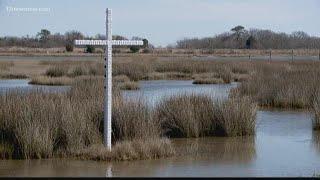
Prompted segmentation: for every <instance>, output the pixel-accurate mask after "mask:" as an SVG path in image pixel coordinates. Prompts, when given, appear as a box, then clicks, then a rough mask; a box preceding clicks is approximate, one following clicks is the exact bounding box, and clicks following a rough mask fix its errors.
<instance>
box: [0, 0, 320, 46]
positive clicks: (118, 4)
mask: <svg viewBox="0 0 320 180" xmlns="http://www.w3.org/2000/svg"><path fill="white" fill-rule="evenodd" d="M8 7H19V8H50V11H44V12H39V11H38V12H35V11H34V12H12V11H11V12H9V11H8V10H7V9H8ZM107 7H109V8H112V10H113V34H119V35H123V36H126V37H129V38H130V37H132V36H140V37H144V38H147V39H149V40H150V42H151V43H153V44H155V45H163V46H165V45H168V44H172V43H174V42H175V41H176V40H179V39H182V38H185V37H205V36H213V35H215V34H218V33H222V32H225V31H228V30H230V29H231V28H232V27H234V26H236V25H243V26H245V27H246V28H248V29H249V28H261V29H271V30H273V31H277V32H280V31H281V32H287V33H291V32H292V31H296V30H303V31H305V32H307V33H309V34H311V35H315V36H320V22H319V17H320V0H0V36H4V35H10V36H25V35H32V36H34V35H35V34H36V32H38V31H39V30H40V29H42V28H46V29H49V30H50V31H51V32H52V33H55V32H61V33H64V32H66V31H69V30H73V29H75V30H79V31H81V32H83V33H84V34H85V35H95V34H98V33H101V34H102V33H103V34H104V33H105V29H104V28H105V24H104V23H105V9H106V8H107Z"/></svg>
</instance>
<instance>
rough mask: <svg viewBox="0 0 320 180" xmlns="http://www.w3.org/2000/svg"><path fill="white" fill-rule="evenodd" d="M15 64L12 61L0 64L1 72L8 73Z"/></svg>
mask: <svg viewBox="0 0 320 180" xmlns="http://www.w3.org/2000/svg"><path fill="white" fill-rule="evenodd" d="M13 66H14V63H13V62H12V61H10V62H0V70H1V71H7V70H9V68H10V67H13Z"/></svg>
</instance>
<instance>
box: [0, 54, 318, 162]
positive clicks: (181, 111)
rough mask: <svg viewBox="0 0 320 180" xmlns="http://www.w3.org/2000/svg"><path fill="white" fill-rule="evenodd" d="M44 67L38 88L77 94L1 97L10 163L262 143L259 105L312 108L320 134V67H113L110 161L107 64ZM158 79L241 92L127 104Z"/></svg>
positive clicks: (185, 62)
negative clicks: (105, 137)
mask: <svg viewBox="0 0 320 180" xmlns="http://www.w3.org/2000/svg"><path fill="white" fill-rule="evenodd" d="M86 63H88V64H86ZM37 65H38V66H40V67H46V68H45V69H44V70H43V71H38V74H37V75H36V76H33V79H32V81H31V83H35V84H47V85H71V90H70V91H69V92H66V93H59V94H52V93H47V92H42V91H36V92H20V91H13V92H10V93H6V94H3V95H1V96H0V101H1V102H0V103H1V104H6V106H1V107H0V123H1V130H0V133H1V146H0V150H1V152H0V154H1V157H2V158H10V157H11V158H27V159H30V158H51V157H74V158H80V159H86V158H87V159H94V160H134V159H146V158H147V159H148V158H158V157H166V156H172V155H174V154H175V149H174V148H173V147H172V146H171V144H170V139H168V138H177V137H186V138H190V137H204V136H246V135H254V134H255V119H256V118H255V115H256V111H257V105H259V106H264V107H280V108H307V109H310V110H312V112H313V113H314V123H313V127H314V129H315V130H317V129H319V126H320V125H319V124H320V123H319V122H320V120H319V117H320V115H319V104H320V103H319V102H320V100H319V98H317V97H319V96H318V95H317V93H318V92H319V87H320V85H319V83H318V81H317V77H318V76H319V75H320V73H319V67H320V63H319V62H314V61H303V62H302V61H295V62H287V61H283V62H275V61H271V62H266V61H262V62H253V61H251V62H249V61H209V60H208V61H205V60H204V61H195V60H191V59H181V58H173V59H172V58H168V59H165V60H163V59H162V60H159V59H157V58H150V57H149V58H146V57H144V58H142V59H137V57H133V58H125V59H119V60H118V61H115V62H114V64H113V68H114V70H113V76H114V79H113V80H114V90H115V91H114V95H113V97H114V99H113V107H114V109H113V124H112V129H113V134H112V136H113V140H114V142H115V144H114V147H115V148H114V151H113V152H108V153H107V152H106V150H105V149H104V148H103V147H102V132H103V128H102V118H103V99H104V98H103V75H104V72H103V70H104V65H103V64H102V62H98V61H92V62H85V61H81V62H77V61H57V62H48V61H40V62H37ZM15 66H16V65H12V64H11V63H3V64H2V65H1V68H2V69H3V70H2V72H5V71H14V68H15ZM10 68H11V69H10ZM14 72H17V71H14ZM26 74H27V73H26ZM28 76H29V75H28ZM151 79H193V80H194V83H195V84H207V83H231V82H234V81H235V82H241V84H240V85H239V87H237V88H235V89H234V90H232V93H231V95H230V98H229V99H228V100H225V101H216V100H213V99H212V98H211V97H208V96H205V95H195V94H192V95H187V94H181V95H177V96H173V97H168V98H166V99H164V100H162V101H161V102H160V103H159V104H158V105H157V106H156V107H155V108H150V107H148V106H147V105H146V103H145V102H143V101H142V100H138V101H132V100H124V99H123V98H122V96H121V91H120V90H121V89H132V90H134V89H137V88H139V86H138V83H137V81H139V80H151ZM17 102H18V103H17ZM182 105H183V106H182ZM154 142H157V143H154Z"/></svg>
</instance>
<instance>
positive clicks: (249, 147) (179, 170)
mask: <svg viewBox="0 0 320 180" xmlns="http://www.w3.org/2000/svg"><path fill="white" fill-rule="evenodd" d="M1 84H2V83H1V81H0V86H1ZM234 86H236V84H231V85H205V86H204V85H192V82H191V81H143V82H141V86H140V87H141V90H139V91H130V92H128V91H127V92H125V93H124V96H125V97H127V98H140V99H141V98H142V99H144V100H146V101H147V102H148V103H150V105H155V104H156V103H157V102H159V100H161V98H163V97H166V96H169V95H173V94H178V93H206V94H208V95H213V96H215V97H218V98H225V97H227V94H228V92H229V90H230V88H232V87H234ZM0 89H1V88H0ZM150 99H151V100H150ZM311 119H312V116H311V115H310V114H309V113H307V112H303V111H279V110H260V111H258V114H257V127H256V128H257V132H256V135H255V136H252V137H233V138H224V137H219V138H218V137H211V138H199V139H174V140H173V144H174V146H175V147H176V149H177V154H178V156H176V157H173V158H166V159H158V160H143V161H131V162H113V163H107V162H95V161H78V160H60V159H55V160H30V161H25V160H21V161H17V160H2V161H0V176H114V177H116V176H144V177H146V176H158V177H162V176H182V177H193V176H202V177H207V176H210V177H211V176H227V177H230V176H260V177H263V176H313V175H314V174H315V173H319V172H320V134H319V133H313V132H312V122H311Z"/></svg>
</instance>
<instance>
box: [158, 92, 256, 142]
mask: <svg viewBox="0 0 320 180" xmlns="http://www.w3.org/2000/svg"><path fill="white" fill-rule="evenodd" d="M154 111H155V116H156V117H155V118H157V121H159V123H160V124H161V127H162V129H163V133H164V134H165V135H166V136H169V137H201V136H211V135H217V136H244V135H252V134H254V133H255V119H256V117H255V116H256V111H257V106H256V105H255V104H254V103H252V101H251V100H250V99H249V98H231V99H229V100H227V101H214V100H212V98H211V97H209V96H204V95H178V96H172V97H169V98H167V99H165V100H163V101H162V102H161V103H160V104H159V105H158V106H157V107H156V108H155V110H154Z"/></svg>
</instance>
